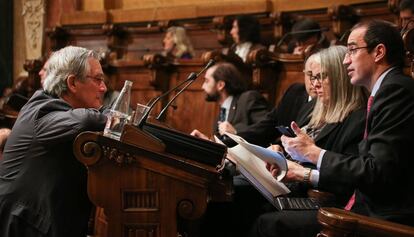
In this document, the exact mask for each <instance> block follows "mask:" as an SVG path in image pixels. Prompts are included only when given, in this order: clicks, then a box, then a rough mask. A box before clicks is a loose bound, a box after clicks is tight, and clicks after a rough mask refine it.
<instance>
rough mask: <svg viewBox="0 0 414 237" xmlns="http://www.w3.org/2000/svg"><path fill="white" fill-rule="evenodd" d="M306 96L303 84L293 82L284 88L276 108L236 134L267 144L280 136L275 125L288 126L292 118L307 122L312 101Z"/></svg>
mask: <svg viewBox="0 0 414 237" xmlns="http://www.w3.org/2000/svg"><path fill="white" fill-rule="evenodd" d="M308 97H309V95H308V93H307V92H306V89H305V85H304V84H300V83H297V84H293V85H292V86H290V87H289V88H288V89H287V90H286V93H285V94H284V95H283V98H282V100H281V101H280V103H279V105H278V107H277V108H274V109H272V110H271V111H270V112H268V113H267V114H266V116H264V117H263V118H262V120H260V121H259V122H257V123H255V124H254V125H251V126H249V127H248V128H246V129H244V130H243V131H238V132H237V134H238V135H239V136H241V137H243V138H244V139H245V140H247V141H248V142H250V143H254V144H257V145H260V146H264V147H267V146H269V144H270V143H271V142H273V141H274V140H275V139H276V138H278V137H280V136H281V134H280V133H279V132H278V131H277V129H276V126H280V125H283V126H290V123H291V122H292V121H294V120H296V121H297V122H298V124H300V125H304V124H307V122H309V114H310V113H311V112H312V110H313V106H314V102H308Z"/></svg>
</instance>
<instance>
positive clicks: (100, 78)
mask: <svg viewBox="0 0 414 237" xmlns="http://www.w3.org/2000/svg"><path fill="white" fill-rule="evenodd" d="M85 78H91V79H93V80H94V81H95V82H97V84H98V85H102V83H103V84H105V85H106V83H105V76H104V75H101V76H90V75H86V77H85Z"/></svg>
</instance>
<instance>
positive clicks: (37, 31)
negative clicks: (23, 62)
mask: <svg viewBox="0 0 414 237" xmlns="http://www.w3.org/2000/svg"><path fill="white" fill-rule="evenodd" d="M22 5H23V13H22V16H23V19H24V20H23V21H24V31H25V36H26V59H29V60H30V59H39V58H41V57H42V47H43V26H44V16H45V7H46V4H45V2H44V1H43V0H22Z"/></svg>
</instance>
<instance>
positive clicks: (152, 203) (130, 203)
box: [122, 190, 159, 212]
mask: <svg viewBox="0 0 414 237" xmlns="http://www.w3.org/2000/svg"><path fill="white" fill-rule="evenodd" d="M122 208H123V211H126V212H140V211H141V212H142V211H158V209H159V198H158V192H157V191H154V190H122Z"/></svg>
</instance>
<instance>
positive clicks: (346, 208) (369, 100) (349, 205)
mask: <svg viewBox="0 0 414 237" xmlns="http://www.w3.org/2000/svg"><path fill="white" fill-rule="evenodd" d="M373 101H374V96H370V97H369V99H368V104H367V118H366V121H365V131H364V139H367V137H368V114H369V112H370V110H371V105H372V102H373ZM354 204H355V192H354V194H352V197H351V198H350V199H349V201H348V203H347V204H346V206H345V208H344V209H345V210H347V211H349V210H351V209H352V206H354Z"/></svg>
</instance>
